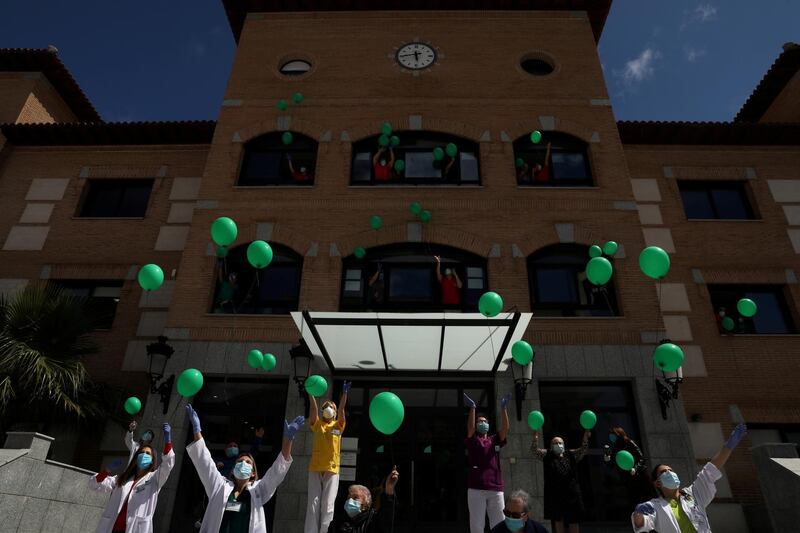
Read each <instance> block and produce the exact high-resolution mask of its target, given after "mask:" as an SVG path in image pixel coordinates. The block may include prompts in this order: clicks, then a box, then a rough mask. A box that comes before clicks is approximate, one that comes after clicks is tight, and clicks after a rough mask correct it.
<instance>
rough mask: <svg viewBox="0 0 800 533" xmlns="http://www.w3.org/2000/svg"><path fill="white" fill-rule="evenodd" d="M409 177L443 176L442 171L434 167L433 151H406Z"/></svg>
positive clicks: (407, 174)
mask: <svg viewBox="0 0 800 533" xmlns="http://www.w3.org/2000/svg"><path fill="white" fill-rule="evenodd" d="M405 161H406V171H405V176H406V177H407V178H441V177H442V171H441V170H440V169H437V168H435V167H434V165H433V163H434V159H433V152H406V159H405Z"/></svg>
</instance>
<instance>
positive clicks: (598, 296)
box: [528, 244, 619, 316]
mask: <svg viewBox="0 0 800 533" xmlns="http://www.w3.org/2000/svg"><path fill="white" fill-rule="evenodd" d="M589 259H590V257H589V247H588V246H583V245H580V244H554V245H552V246H548V247H546V248H542V249H541V250H539V251H537V252H534V253H533V254H531V255H530V256H528V282H529V284H530V292H531V308H532V309H533V310H534V313H535V314H536V316H618V315H619V308H618V305H617V297H616V290H615V288H614V278H613V277H612V278H611V280H610V281H609V282H608V283H607V284H606V285H604V286H602V287H597V286H596V285H593V284H592V282H590V281H589V280H588V279H587V277H586V264H587V263H588V262H589ZM609 261H612V262H613V260H612V259H610V258H609Z"/></svg>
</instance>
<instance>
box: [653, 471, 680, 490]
mask: <svg viewBox="0 0 800 533" xmlns="http://www.w3.org/2000/svg"><path fill="white" fill-rule="evenodd" d="M658 480H659V481H660V482H661V486H662V487H664V488H665V489H669V490H675V489H677V488H678V487H680V486H681V478H679V477H678V474H676V473H675V472H673V471H671V470H667V471H665V472H663V473H662V474H661V475H660V476H658Z"/></svg>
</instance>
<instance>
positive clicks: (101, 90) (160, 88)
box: [0, 0, 800, 121]
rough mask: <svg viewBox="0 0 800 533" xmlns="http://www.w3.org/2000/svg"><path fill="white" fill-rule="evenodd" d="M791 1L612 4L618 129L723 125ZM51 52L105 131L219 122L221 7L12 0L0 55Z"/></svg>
mask: <svg viewBox="0 0 800 533" xmlns="http://www.w3.org/2000/svg"><path fill="white" fill-rule="evenodd" d="M798 20H800V1H798V0H755V1H754V0H748V1H745V0H724V1H723V0H711V1H708V2H706V1H699V2H698V1H690V0H668V1H665V0H614V3H613V7H612V10H611V14H610V16H609V18H608V22H607V24H606V27H605V31H604V33H603V37H602V39H601V41H600V56H601V61H602V64H603V68H604V71H605V74H606V80H607V83H608V89H609V93H610V94H611V98H612V101H613V103H614V111H615V113H616V116H617V118H618V119H623V120H730V119H731V118H733V116H734V114H735V113H736V111H737V110H738V109H739V107H741V105H742V103H744V101H745V100H746V98H747V96H748V95H749V94H750V93H751V92H752V90H753V88H754V87H755V86H756V84H757V83H758V81H759V80H760V79H761V77H762V76H763V75H764V73H765V72H766V71H767V69H768V68H769V66H770V65H771V64H772V62H773V61H774V60H775V58H776V57H777V56H778V54H779V53H780V51H781V45H782V44H783V43H784V42H787V41H800V24H798V22H797V21H798ZM48 44H54V45H56V46H57V47H58V48H59V51H60V54H59V55H60V57H61V59H62V61H63V62H64V63H65V64H66V65H67V67H68V68H69V69H70V71H71V72H72V74H73V76H75V78H76V79H77V81H78V83H79V84H80V85H81V87H82V88H83V90H84V91H85V92H86V93H87V95H88V96H89V98H90V99H91V100H92V102H93V103H94V105H95V107H96V108H97V109H98V110H99V111H100V114H101V115H102V116H103V118H105V119H106V120H114V121H116V120H185V119H213V118H216V116H217V112H218V109H219V104H220V102H221V100H222V95H223V93H224V91H225V84H226V82H227V78H228V74H229V72H230V67H231V63H232V60H233V54H234V52H235V47H234V42H233V37H232V35H231V32H230V29H229V27H228V22H227V19H226V18H225V12H224V11H223V9H222V2H221V0H168V1H164V0H161V1H154V0H139V1H138V2H108V1H103V2H101V1H97V0H73V1H72V2H68V1H67V0H39V1H37V2H23V1H22V0H12V1H8V2H4V3H3V7H2V8H0V47H6V48H14V47H20V48H21V47H28V48H43V47H46V46H47V45H48Z"/></svg>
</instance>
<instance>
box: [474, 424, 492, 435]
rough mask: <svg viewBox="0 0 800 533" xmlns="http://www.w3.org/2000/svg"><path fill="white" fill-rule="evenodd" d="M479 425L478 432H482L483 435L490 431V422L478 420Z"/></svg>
mask: <svg viewBox="0 0 800 533" xmlns="http://www.w3.org/2000/svg"><path fill="white" fill-rule="evenodd" d="M477 427H478V433H481V434H483V435H486V434H487V433H489V422H478V424H477Z"/></svg>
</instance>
